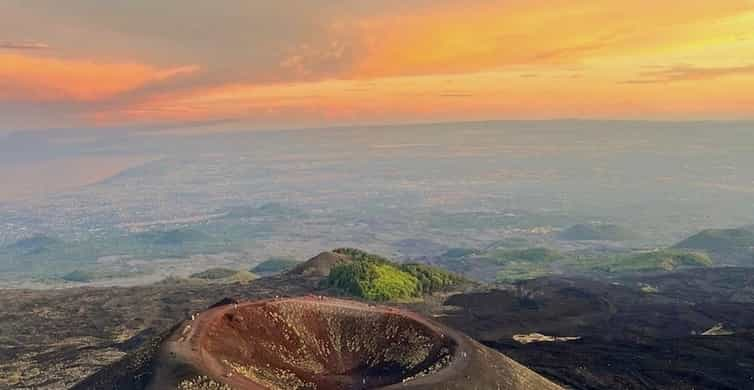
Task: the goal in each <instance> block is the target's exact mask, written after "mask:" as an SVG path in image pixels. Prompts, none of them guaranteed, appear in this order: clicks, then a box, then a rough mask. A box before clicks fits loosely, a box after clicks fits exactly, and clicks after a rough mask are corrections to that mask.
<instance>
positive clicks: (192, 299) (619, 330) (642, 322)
mask: <svg viewBox="0 0 754 390" xmlns="http://www.w3.org/2000/svg"><path fill="white" fill-rule="evenodd" d="M647 286H650V287H651V288H647ZM316 290H317V278H301V277H272V278H264V279H259V280H255V281H252V282H249V283H246V284H243V283H236V284H227V285H225V284H223V285H217V284H207V283H195V282H184V281H176V280H171V281H166V282H162V283H159V284H155V285H150V286H146V287H128V288H73V289H64V290H48V291H26V290H3V291H2V294H0V389H66V388H69V387H71V386H72V385H73V384H75V383H77V382H79V381H80V380H81V379H83V378H85V377H86V376H88V375H90V374H92V373H94V372H96V371H97V370H99V369H100V368H102V367H104V366H106V365H108V364H111V363H113V362H115V361H118V360H119V359H120V358H122V357H123V356H124V355H126V354H127V353H129V352H132V351H134V350H136V349H137V348H139V347H143V346H144V345H146V344H147V343H148V342H149V341H150V340H151V339H152V337H153V336H156V335H159V334H163V333H164V332H166V331H168V330H170V329H171V327H173V326H174V325H175V324H176V323H178V322H179V321H181V320H184V319H186V318H189V317H190V316H191V314H192V313H196V312H198V311H201V310H204V309H206V308H207V307H208V306H209V305H211V304H213V303H214V302H217V301H219V300H220V299H222V298H224V297H229V296H230V297H238V298H241V299H260V298H271V297H275V296H296V295H306V294H308V293H310V292H312V291H316ZM317 293H318V294H327V292H319V291H318V292H317ZM752 297H754V282H753V279H752V272H751V271H750V270H748V269H741V268H722V269H712V270H710V269H706V270H700V271H681V272H676V273H670V274H665V275H655V276H653V275H645V276H641V277H638V276H637V277H633V278H625V279H622V280H611V281H593V280H586V279H564V278H544V279H540V280H534V281H529V282H523V283H521V284H519V285H516V286H505V287H504V288H503V287H502V286H501V288H500V289H497V290H490V289H477V290H476V291H467V292H456V293H451V294H445V295H437V296H433V297H428V298H427V299H426V300H424V301H423V302H414V303H408V304H404V305H402V306H406V307H409V308H410V309H412V310H413V311H417V312H420V313H423V314H425V315H426V316H428V317H434V318H435V319H436V320H437V321H440V322H442V323H444V324H447V325H449V326H451V327H453V328H456V329H459V330H460V331H462V332H464V333H467V334H469V335H470V336H472V337H473V338H475V339H477V340H478V341H480V342H482V343H483V344H486V345H488V346H490V347H493V348H495V349H497V350H499V351H501V352H503V353H504V354H507V355H508V356H511V357H512V358H514V359H515V360H517V361H519V362H521V363H522V364H524V365H526V366H528V367H531V368H532V369H534V370H536V371H538V372H540V373H542V374H544V375H545V376H547V377H549V378H551V379H554V380H555V381H557V382H559V383H561V384H565V385H567V386H569V387H572V388H577V389H689V388H705V389H743V388H754V341H752V340H754V337H752V334H753V333H752V331H753V330H754V299H752ZM718 325H721V326H722V328H723V329H725V330H726V331H729V332H730V333H732V334H728V333H724V334H722V335H715V336H703V335H702V333H704V332H705V331H707V330H709V329H712V328H714V327H716V326H718ZM531 333H541V334H543V335H548V336H553V337H580V339H578V340H572V341H567V342H557V343H554V342H534V343H529V344H521V343H519V342H517V341H515V340H514V339H513V336H514V335H521V334H524V335H525V334H531Z"/></svg>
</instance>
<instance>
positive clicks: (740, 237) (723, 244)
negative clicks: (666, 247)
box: [674, 227, 754, 266]
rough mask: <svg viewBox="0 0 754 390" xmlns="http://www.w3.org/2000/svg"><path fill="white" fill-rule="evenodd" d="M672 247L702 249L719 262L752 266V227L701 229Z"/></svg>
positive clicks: (753, 253) (753, 247)
mask: <svg viewBox="0 0 754 390" xmlns="http://www.w3.org/2000/svg"><path fill="white" fill-rule="evenodd" d="M674 248H677V249H691V250H697V251H704V252H706V253H709V254H710V256H712V258H713V259H715V261H716V262H718V263H720V264H727V265H741V266H754V229H752V228H750V227H744V228H734V229H708V230H703V231H701V232H699V233H697V234H694V235H692V236H690V237H689V238H687V239H685V240H683V241H681V242H679V243H678V244H676V245H675V246H674Z"/></svg>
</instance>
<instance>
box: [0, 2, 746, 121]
mask: <svg viewBox="0 0 754 390" xmlns="http://www.w3.org/2000/svg"><path fill="white" fill-rule="evenodd" d="M37 3H44V1H39V2H37ZM71 3H72V4H71V6H70V7H69V9H68V10H67V12H66V13H62V14H61V15H55V14H54V13H52V12H49V11H48V10H46V8H45V7H42V6H39V5H38V6H37V7H36V8H34V7H32V9H29V8H24V7H21V6H20V4H21V2H18V1H15V0H11V1H10V2H9V4H5V5H4V6H0V8H2V7H5V9H0V11H3V12H2V13H1V14H0V15H1V16H0V21H3V22H4V20H2V19H5V18H14V17H16V18H19V19H22V18H30V17H38V18H40V20H48V21H51V20H54V21H56V22H57V25H56V26H59V25H62V26H64V27H54V28H53V27H50V28H49V29H47V30H46V29H45V28H40V29H39V31H37V32H36V34H38V35H33V34H32V35H30V34H31V33H29V32H28V31H25V32H24V34H18V30H19V29H22V28H23V26H22V24H21V23H20V22H16V23H10V24H9V25H6V27H0V113H1V114H3V115H11V114H12V113H7V112H6V111H8V110H3V108H2V106H3V104H5V105H6V106H13V107H18V106H19V105H22V106H23V105H27V106H34V105H41V104H44V105H50V104H52V105H54V106H55V107H53V108H54V110H53V112H58V113H60V112H62V113H68V114H70V115H63V116H60V115H55V116H51V117H50V118H49V119H50V122H54V121H55V120H59V119H60V118H65V119H64V121H67V122H68V123H60V125H61V126H71V125H80V124H96V125H102V124H134V125H140V124H149V123H165V122H168V123H171V122H176V123H179V122H186V121H212V120H229V119H230V120H234V121H239V122H240V123H244V124H246V125H248V126H249V127H250V128H254V127H263V126H276V127H280V126H283V127H284V126H297V125H318V124H321V125H328V124H340V123H361V122H370V123H371V122H400V121H416V120H420V121H433V120H473V119H496V118H500V119H505V118H516V119H522V118H559V117H583V118H647V119H700V118H711V119H724V118H751V116H752V113H751V109H750V107H752V106H754V92H752V91H754V30H752V29H751V26H752V25H754V2H752V1H746V0H722V1H715V2H711V1H683V2H681V1H669V2H657V1H647V0H635V1H631V2H627V1H597V0H580V1H564V0H556V1H537V0H534V1H523V0H513V1H487V0H475V1H464V2H461V1H449V0H443V1H434V2H428V1H417V2H415V3H408V4H406V3H405V2H398V1H385V2H384V3H379V4H361V3H358V4H354V3H350V2H348V3H343V2H339V1H335V0H332V1H327V0H316V1H312V2H311V4H310V3H307V4H306V5H302V6H300V7H298V8H297V7H295V6H293V5H292V4H287V3H288V2H287V1H283V2H282V3H280V4H277V3H276V5H270V4H264V5H262V4H254V2H243V1H227V2H222V4H221V5H218V6H217V7H213V8H206V7H204V6H202V5H200V3H199V2H197V3H196V4H195V3H194V2H186V3H183V2H180V4H179V3H176V2H175V1H174V0H166V1H165V2H164V4H163V3H160V4H163V5H165V9H164V11H165V12H163V13H157V14H154V13H151V14H150V7H149V5H148V4H150V3H148V2H142V1H140V0H139V1H134V2H133V3H129V4H128V5H119V6H117V7H116V6H112V7H108V6H107V5H106V4H97V5H96V6H94V8H92V9H91V10H88V8H87V7H86V4H85V3H87V2H86V1H85V0H75V1H72V2H71ZM79 3H80V4H79ZM14 4H15V5H14ZM49 4H50V5H49V6H50V7H54V6H53V5H52V4H53V3H49ZM90 5H91V4H90ZM170 5H174V6H176V7H178V6H179V5H180V7H184V8H181V9H176V10H175V11H174V12H168V10H169V9H170V7H169V6H170ZM194 6H195V7H198V8H201V9H196V10H195V9H192V8H190V7H194ZM202 7H204V8H202ZM110 8H112V9H110ZM151 11H153V12H154V10H151ZM82 12H92V13H96V14H97V15H98V18H97V21H96V22H89V21H88V20H87V19H86V18H84V17H81V15H80V13H82ZM118 12H120V14H118ZM123 15H128V20H127V21H128V23H126V19H124V17H123ZM201 22H203V23H206V24H207V25H212V26H215V27H214V29H216V30H217V31H214V30H210V29H208V28H204V27H203V26H204V25H202V24H200V23H201ZM129 23H130V24H129ZM2 25H4V23H0V26H2ZM171 25H175V28H173V29H170V26H171ZM192 26H194V27H192ZM14 33H16V34H15V35H14ZM82 36H88V39H89V40H88V41H86V42H81V41H75V40H76V39H81V37H82ZM42 42H44V43H42ZM14 111H17V113H16V114H13V115H16V116H17V118H16V121H15V122H14V121H11V123H16V122H18V121H21V120H23V115H25V114H24V112H26V111H27V110H14ZM32 111H33V112H39V110H32Z"/></svg>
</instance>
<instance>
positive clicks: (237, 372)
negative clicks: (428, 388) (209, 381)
mask: <svg viewBox="0 0 754 390" xmlns="http://www.w3.org/2000/svg"><path fill="white" fill-rule="evenodd" d="M207 329H208V330H207V332H206V334H203V335H200V348H201V351H202V353H203V356H205V358H206V359H207V362H206V363H209V366H212V367H216V368H220V369H221V370H222V371H224V375H225V376H226V377H227V376H228V375H230V377H231V378H232V377H234V376H240V377H242V378H246V379H249V380H250V382H253V383H254V384H255V385H257V386H258V387H259V388H264V389H267V388H269V389H277V388H284V389H333V390H336V389H338V390H339V389H355V388H358V389H374V388H382V387H384V386H387V385H391V384H395V383H401V382H404V381H409V380H411V379H413V378H416V377H419V376H424V375H427V374H429V373H431V372H434V371H437V370H440V369H442V368H444V367H445V366H447V365H448V364H449V363H450V362H451V361H452V358H453V354H454V353H455V351H456V349H457V346H458V344H457V342H456V341H455V340H454V338H453V337H450V336H448V335H446V334H444V333H442V332H441V331H440V330H439V329H436V328H433V327H432V326H431V325H430V324H428V323H426V322H424V321H422V320H421V319H420V318H418V317H412V316H411V315H410V314H406V313H401V312H398V311H397V310H395V311H393V310H384V309H383V308H378V307H375V306H368V305H360V304H355V303H352V302H347V301H333V300H327V301H326V302H325V301H324V300H322V299H319V298H313V299H309V300H274V301H265V302H260V303H254V304H245V305H236V306H235V307H234V308H232V309H231V310H226V311H225V312H224V313H223V314H222V315H219V316H215V317H214V318H213V319H212V320H211V322H209V323H207ZM248 385H249V386H251V383H249V384H248Z"/></svg>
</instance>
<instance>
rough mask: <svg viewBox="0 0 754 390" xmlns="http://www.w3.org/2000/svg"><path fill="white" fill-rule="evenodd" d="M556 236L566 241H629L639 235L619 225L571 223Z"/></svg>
mask: <svg viewBox="0 0 754 390" xmlns="http://www.w3.org/2000/svg"><path fill="white" fill-rule="evenodd" d="M558 237H559V238H560V239H561V240H567V241H629V240H636V239H638V238H639V235H638V234H636V233H635V232H633V231H631V230H629V229H626V228H624V227H622V226H619V225H613V224H600V223H595V224H578V225H573V226H571V227H569V228H567V229H565V230H563V231H562V232H561V233H560V234H559V236H558Z"/></svg>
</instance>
